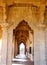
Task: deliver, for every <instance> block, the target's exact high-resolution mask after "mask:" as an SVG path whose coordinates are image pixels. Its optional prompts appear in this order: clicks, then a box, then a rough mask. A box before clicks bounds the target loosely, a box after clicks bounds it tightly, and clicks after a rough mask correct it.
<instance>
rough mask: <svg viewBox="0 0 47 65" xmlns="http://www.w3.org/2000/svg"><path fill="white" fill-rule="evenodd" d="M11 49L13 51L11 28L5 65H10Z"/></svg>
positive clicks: (10, 29)
mask: <svg viewBox="0 0 47 65" xmlns="http://www.w3.org/2000/svg"><path fill="white" fill-rule="evenodd" d="M12 49H13V30H12V28H9V30H8V56H7V65H12Z"/></svg>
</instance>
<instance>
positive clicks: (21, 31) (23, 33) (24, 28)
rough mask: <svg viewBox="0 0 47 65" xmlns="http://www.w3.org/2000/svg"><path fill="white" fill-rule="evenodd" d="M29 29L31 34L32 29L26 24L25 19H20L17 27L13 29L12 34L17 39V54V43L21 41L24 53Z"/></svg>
mask: <svg viewBox="0 0 47 65" xmlns="http://www.w3.org/2000/svg"><path fill="white" fill-rule="evenodd" d="M29 31H30V32H31V33H32V34H33V30H32V29H31V27H30V26H29V25H28V22H27V21H25V20H22V21H21V22H20V23H19V24H18V25H17V27H16V28H15V29H14V30H13V34H14V35H15V40H16V41H17V48H18V49H17V51H18V53H17V54H19V45H20V43H21V42H23V43H24V45H25V54H26V42H27V40H28V38H29Z"/></svg>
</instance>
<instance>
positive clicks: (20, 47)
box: [19, 43, 25, 54]
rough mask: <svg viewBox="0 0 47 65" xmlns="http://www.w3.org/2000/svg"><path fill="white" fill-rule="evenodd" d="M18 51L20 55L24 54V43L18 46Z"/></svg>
mask: <svg viewBox="0 0 47 65" xmlns="http://www.w3.org/2000/svg"><path fill="white" fill-rule="evenodd" d="M19 51H20V54H25V45H24V43H21V44H20V46H19Z"/></svg>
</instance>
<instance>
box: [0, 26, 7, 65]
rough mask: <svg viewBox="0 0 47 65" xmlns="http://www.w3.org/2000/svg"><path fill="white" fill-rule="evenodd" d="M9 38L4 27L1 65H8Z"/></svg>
mask: <svg viewBox="0 0 47 65" xmlns="http://www.w3.org/2000/svg"><path fill="white" fill-rule="evenodd" d="M7 37H8V31H7V28H6V27H4V26H3V34H2V51H1V65H7Z"/></svg>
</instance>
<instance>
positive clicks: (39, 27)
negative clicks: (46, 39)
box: [37, 23, 46, 30]
mask: <svg viewBox="0 0 47 65" xmlns="http://www.w3.org/2000/svg"><path fill="white" fill-rule="evenodd" d="M37 28H38V29H39V30H45V28H46V25H45V24H42V23H40V24H38V25H37Z"/></svg>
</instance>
